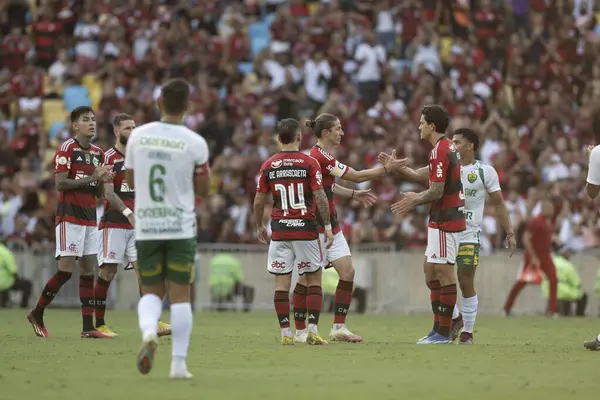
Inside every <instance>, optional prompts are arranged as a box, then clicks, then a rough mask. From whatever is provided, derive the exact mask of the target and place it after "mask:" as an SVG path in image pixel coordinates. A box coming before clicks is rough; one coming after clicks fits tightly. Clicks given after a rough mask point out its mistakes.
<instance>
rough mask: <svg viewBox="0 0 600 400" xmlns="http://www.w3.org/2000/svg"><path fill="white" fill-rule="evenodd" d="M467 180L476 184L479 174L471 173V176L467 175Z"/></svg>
mask: <svg viewBox="0 0 600 400" xmlns="http://www.w3.org/2000/svg"><path fill="white" fill-rule="evenodd" d="M467 180H468V181H469V182H470V183H474V182H475V181H476V180H477V174H474V173H472V172H471V173H470V174H468V175H467Z"/></svg>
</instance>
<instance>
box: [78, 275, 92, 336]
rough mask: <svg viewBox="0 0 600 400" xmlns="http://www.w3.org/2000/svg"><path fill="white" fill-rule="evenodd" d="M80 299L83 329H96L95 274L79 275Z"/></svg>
mask: <svg viewBox="0 0 600 400" xmlns="http://www.w3.org/2000/svg"><path fill="white" fill-rule="evenodd" d="M79 301H80V302H81V316H82V318H83V330H84V331H89V330H92V329H94V275H82V276H80V277H79Z"/></svg>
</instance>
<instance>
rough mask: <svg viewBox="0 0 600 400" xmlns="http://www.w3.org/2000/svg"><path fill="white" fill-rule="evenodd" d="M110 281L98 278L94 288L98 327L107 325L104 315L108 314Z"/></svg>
mask: <svg viewBox="0 0 600 400" xmlns="http://www.w3.org/2000/svg"><path fill="white" fill-rule="evenodd" d="M109 286H110V281H107V280H105V279H102V278H101V277H98V279H97V280H96V285H95V286H94V301H95V314H96V326H102V325H105V322H104V313H105V312H106V298H107V296H108V288H109Z"/></svg>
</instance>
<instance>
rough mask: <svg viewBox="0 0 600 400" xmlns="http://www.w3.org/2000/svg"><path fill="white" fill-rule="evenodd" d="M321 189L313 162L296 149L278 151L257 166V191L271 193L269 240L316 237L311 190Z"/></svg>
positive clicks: (315, 163) (319, 174) (321, 179)
mask: <svg viewBox="0 0 600 400" xmlns="http://www.w3.org/2000/svg"><path fill="white" fill-rule="evenodd" d="M322 188H323V177H322V175H321V170H320V168H319V164H318V163H317V161H316V160H315V159H314V158H312V157H310V156H308V155H306V154H304V153H301V152H299V151H281V152H279V153H277V154H275V155H274V156H272V157H271V158H269V159H268V160H266V161H265V162H264V163H263V165H262V166H261V168H260V173H259V176H258V187H257V188H256V191H257V192H258V193H269V192H271V193H272V194H273V202H274V204H273V212H272V213H271V231H272V234H271V238H272V240H276V241H277V240H315V239H317V238H318V237H319V231H318V228H317V221H316V217H315V210H316V202H315V199H314V196H313V192H314V191H316V190H319V189H322Z"/></svg>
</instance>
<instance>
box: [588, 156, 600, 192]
mask: <svg viewBox="0 0 600 400" xmlns="http://www.w3.org/2000/svg"><path fill="white" fill-rule="evenodd" d="M588 154H589V158H588V175H587V179H586V181H587V182H586V184H585V191H586V192H587V194H588V196H590V197H591V198H592V199H595V198H596V196H598V193H599V192H600V146H596V147H594V148H593V149H592V150H591V151H590V150H589V149H588Z"/></svg>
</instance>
